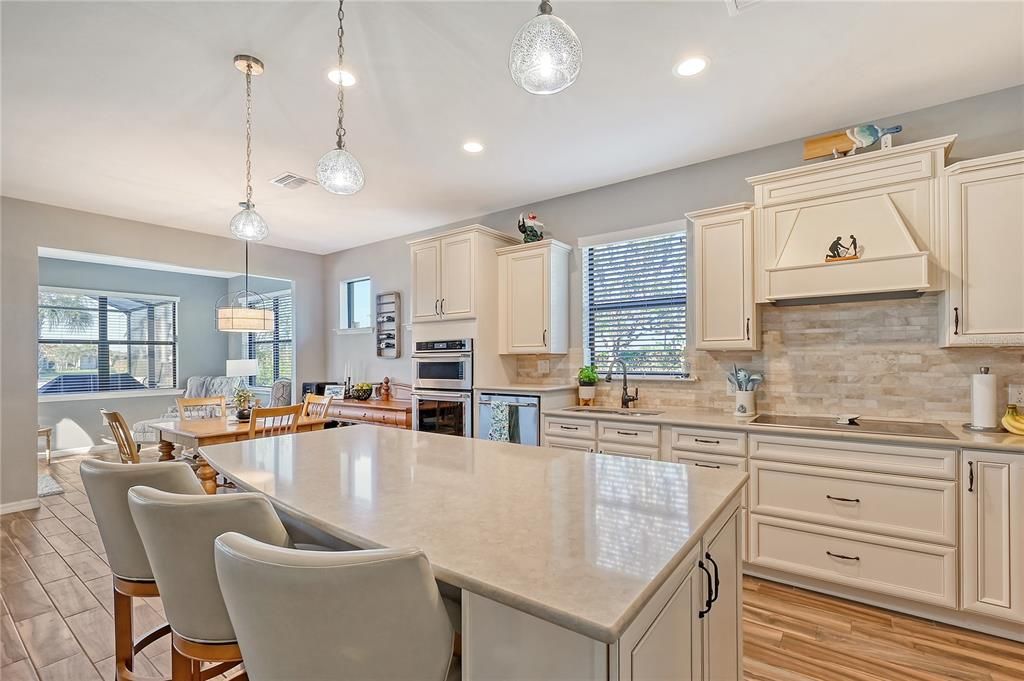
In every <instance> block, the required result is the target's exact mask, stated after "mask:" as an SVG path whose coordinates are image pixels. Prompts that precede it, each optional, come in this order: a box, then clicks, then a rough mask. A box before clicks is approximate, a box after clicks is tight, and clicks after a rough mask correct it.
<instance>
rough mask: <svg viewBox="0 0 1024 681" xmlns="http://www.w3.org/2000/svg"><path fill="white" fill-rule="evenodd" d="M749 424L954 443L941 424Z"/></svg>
mask: <svg viewBox="0 0 1024 681" xmlns="http://www.w3.org/2000/svg"><path fill="white" fill-rule="evenodd" d="M751 423H752V424H755V425H758V426H779V427H782V428H809V429H814V430H838V431H843V432H847V433H871V434H873V435H910V436H915V437H934V438H942V439H946V440H955V439H957V437H956V435H953V434H952V433H951V432H949V430H947V429H946V427H945V426H943V425H942V424H940V423H927V422H922V421H880V420H873V419H855V422H854V423H837V422H836V419H835V418H834V417H827V416H789V415H786V414H758V415H757V416H756V417H754V419H753V420H752V421H751Z"/></svg>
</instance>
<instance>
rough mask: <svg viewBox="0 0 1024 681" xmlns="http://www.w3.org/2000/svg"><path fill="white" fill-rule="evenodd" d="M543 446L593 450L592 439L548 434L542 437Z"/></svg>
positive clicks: (578, 450) (579, 450) (582, 450)
mask: <svg viewBox="0 0 1024 681" xmlns="http://www.w3.org/2000/svg"><path fill="white" fill-rule="evenodd" d="M544 446H545V447H554V448H555V449H571V450H573V451H577V452H592V451H594V441H593V440H574V439H572V438H568V437H552V436H550V435H546V436H545V437H544Z"/></svg>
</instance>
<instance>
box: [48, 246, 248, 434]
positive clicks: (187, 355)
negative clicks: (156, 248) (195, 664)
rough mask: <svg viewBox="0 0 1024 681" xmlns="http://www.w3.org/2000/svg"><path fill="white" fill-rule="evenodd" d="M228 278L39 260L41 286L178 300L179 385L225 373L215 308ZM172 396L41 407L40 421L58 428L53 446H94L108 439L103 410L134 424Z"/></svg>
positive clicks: (165, 405) (224, 352) (156, 412)
mask: <svg viewBox="0 0 1024 681" xmlns="http://www.w3.org/2000/svg"><path fill="white" fill-rule="evenodd" d="M228 281H229V280H228V279H225V278H223V277H207V276H199V275H195V274H183V273H178V272H161V271H159V270H151V269H140V268H136V267H118V266H112V265H101V264H97V263H89V262H77V261H74V260H58V259H54V258H40V259H39V285H40V286H62V287H69V288H85V289H98V290H101V291H117V292H122V293H152V294H156V295H165V296H178V297H179V298H180V299H181V300H180V302H179V303H178V385H179V386H180V387H182V388H184V386H185V381H186V379H188V377H189V376H217V375H221V374H223V373H224V362H225V360H226V359H227V357H228V334H225V333H221V332H219V331H217V325H216V319H215V317H214V315H213V309H214V308H215V307H216V305H217V300H218V299H220V297H221V296H223V295H224V293H225V292H226V286H227V282H228ZM173 404H174V397H173V396H172V395H159V396H150V397H144V398H139V397H131V398H119V399H111V398H103V399H101V400H81V399H70V400H63V399H60V400H58V401H47V402H40V403H39V423H40V425H44V426H53V427H54V443H53V445H54V448H55V449H69V448H72V447H89V446H91V445H94V444H100V443H101V441H102V440H101V438H103V437H107V436H109V431H107V428H106V426H105V425H104V424H103V422H102V419H101V418H100V413H99V410H100V408H101V407H105V408H107V409H116V410H118V411H120V412H121V413H122V414H123V415H124V417H125V419H126V420H127V421H128V423H129V424H131V423H133V422H135V421H138V420H141V419H145V418H153V417H154V416H159V415H161V414H163V413H164V412H165V411H166V409H167V408H168V407H170V406H172V405H173Z"/></svg>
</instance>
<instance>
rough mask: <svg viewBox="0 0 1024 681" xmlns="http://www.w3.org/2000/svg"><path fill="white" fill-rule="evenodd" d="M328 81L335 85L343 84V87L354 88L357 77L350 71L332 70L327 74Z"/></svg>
mask: <svg viewBox="0 0 1024 681" xmlns="http://www.w3.org/2000/svg"><path fill="white" fill-rule="evenodd" d="M327 79H328V80H330V81H331V82H332V83H334V84H335V85H338V84H339V83H340V84H341V87H352V86H353V85H355V84H356V77H355V76H353V75H352V74H351V73H349V72H348V71H343V70H341V69H331V70H330V72H329V73H328V74H327Z"/></svg>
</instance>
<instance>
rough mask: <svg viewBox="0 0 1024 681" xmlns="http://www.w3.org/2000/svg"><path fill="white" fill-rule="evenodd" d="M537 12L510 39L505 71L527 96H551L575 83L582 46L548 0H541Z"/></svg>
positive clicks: (574, 33)
mask: <svg viewBox="0 0 1024 681" xmlns="http://www.w3.org/2000/svg"><path fill="white" fill-rule="evenodd" d="M537 10H538V13H537V16H535V17H534V18H532V19H530V20H529V21H527V22H526V23H525V24H523V26H522V28H520V29H519V32H518V33H516V37H515V38H513V39H512V49H511V50H510V51H509V55H508V70H509V72H510V73H511V74H512V80H513V81H514V82H515V84H516V85H518V86H519V87H521V88H523V89H524V90H526V91H527V92H529V93H530V94H533V95H553V94H555V93H556V92H561V91H562V90H564V89H565V88H567V87H569V86H570V85H572V84H573V83H574V82H576V77H577V76H578V75H580V66H581V65H582V64H583V45H582V44H581V43H580V39H579V38H578V37H576V32H575V31H573V30H572V28H571V27H570V26H569V24H567V23H565V22H564V21H562V20H561V19H559V18H558V17H556V16H555V15H554V14H552V11H553V10H552V9H551V3H550V2H548V0H541V3H540V7H538V8H537Z"/></svg>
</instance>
